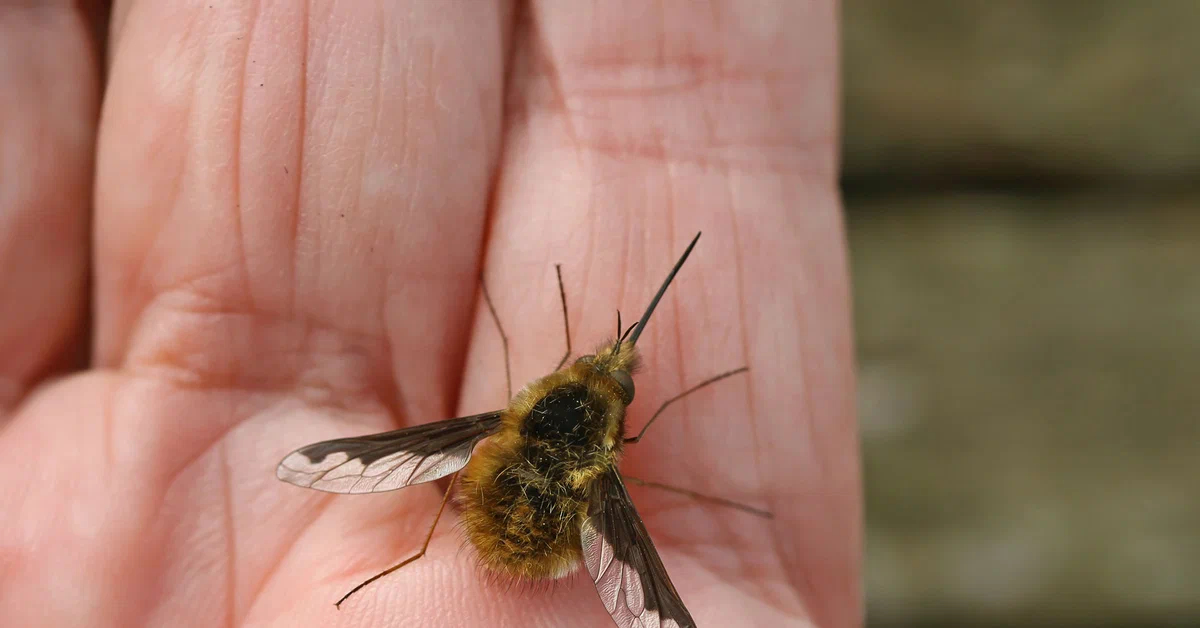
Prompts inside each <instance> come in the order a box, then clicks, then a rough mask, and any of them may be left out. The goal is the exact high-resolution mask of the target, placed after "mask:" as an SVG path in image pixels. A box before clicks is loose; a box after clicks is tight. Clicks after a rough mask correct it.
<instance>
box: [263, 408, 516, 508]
mask: <svg viewBox="0 0 1200 628" xmlns="http://www.w3.org/2000/svg"><path fill="white" fill-rule="evenodd" d="M499 426H500V412H499V411H496V412H488V413H486V414H476V415H474V416H466V417H460V418H457V419H447V420H445V421H437V422H435V423H426V424H425V425H414V426H412V427H406V428H404V429H400V430H395V431H391V432H383V433H382V434H371V435H368V436H351V437H349V438H339V439H336V440H327V441H323V442H320V443H314V444H312V445H308V446H307V447H301V448H300V449H297V450H296V451H293V452H292V453H290V454H288V455H287V457H286V458H284V459H283V461H282V462H280V463H279V466H278V467H277V468H276V469H275V476H276V477H278V478H279V479H280V480H283V481H284V482H288V483H291V484H295V485H296V486H303V487H305V488H314V489H317V490H320V491H327V492H330V493H379V492H383V491H392V490H395V489H398V488H404V487H406V486H411V485H413V484H421V483H422V482H430V481H432V480H436V479H438V478H441V477H445V476H447V475H450V474H451V473H454V472H455V471H458V470H459V469H461V468H463V467H464V466H466V464H467V461H468V460H470V459H471V451H472V450H473V449H474V448H475V444H476V443H478V442H479V441H480V440H482V439H484V438H486V437H487V436H488V435H490V434H491V433H492V432H495V431H496V428H498V427H499Z"/></svg>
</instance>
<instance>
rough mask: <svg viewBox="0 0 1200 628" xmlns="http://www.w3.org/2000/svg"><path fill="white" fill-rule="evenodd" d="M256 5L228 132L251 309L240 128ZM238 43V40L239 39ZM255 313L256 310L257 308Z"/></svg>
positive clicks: (237, 228) (237, 225) (235, 207)
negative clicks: (230, 140)
mask: <svg viewBox="0 0 1200 628" xmlns="http://www.w3.org/2000/svg"><path fill="white" fill-rule="evenodd" d="M258 6H259V5H258V3H254V4H253V7H254V8H253V9H252V10H251V13H250V16H249V19H248V20H247V23H246V27H245V31H244V32H245V41H244V42H242V44H241V45H242V53H243V54H242V64H241V66H242V69H241V72H239V74H238V78H237V82H238V84H237V86H236V87H235V88H234V93H236V94H237V95H238V98H237V103H236V109H235V110H234V112H233V118H232V119H233V125H232V128H231V129H230V136H231V139H232V142H231V149H232V150H233V155H231V163H232V167H231V168H230V174H231V175H232V177H233V185H232V187H233V189H232V191H231V195H232V196H233V213H234V218H235V220H234V237H235V238H236V240H237V250H238V251H240V252H241V255H240V257H241V273H240V274H241V282H242V285H243V286H245V288H244V290H245V292H246V297H247V299H248V300H249V302H250V306H251V307H252V308H253V307H254V305H255V303H254V302H255V298H254V290H253V289H252V288H251V280H250V263H249V256H250V253H249V251H247V250H246V225H245V223H244V212H245V211H246V209H245V204H244V203H243V202H242V168H243V164H242V139H243V136H242V125H243V124H245V120H244V119H243V118H244V117H245V112H246V75H247V73H249V71H250V67H249V66H250V44H251V42H252V38H253V35H254V26H255V22H257V21H258ZM238 39H241V38H240V37H239V38H238ZM256 309H257V308H256Z"/></svg>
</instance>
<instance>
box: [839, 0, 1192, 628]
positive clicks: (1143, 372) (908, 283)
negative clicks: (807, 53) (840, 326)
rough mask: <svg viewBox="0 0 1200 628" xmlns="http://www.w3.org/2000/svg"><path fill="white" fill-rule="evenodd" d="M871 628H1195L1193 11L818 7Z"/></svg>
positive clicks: (1125, 5)
mask: <svg viewBox="0 0 1200 628" xmlns="http://www.w3.org/2000/svg"><path fill="white" fill-rule="evenodd" d="M842 11H843V24H842V27H843V63H844V72H843V77H844V78H843V80H844V84H843V93H844V99H845V100H844V105H843V108H844V120H843V124H844V146H843V161H844V163H843V190H844V194H845V204H846V209H847V220H848V225H849V237H850V250H851V256H852V263H853V273H854V287H855V309H856V312H855V316H856V321H855V324H856V327H857V342H858V359H859V367H860V378H861V379H860V382H859V385H860V393H859V394H860V420H861V424H862V439H863V449H864V459H865V474H866V475H865V483H866V494H867V577H866V585H867V597H868V618H869V619H868V623H869V624H870V625H871V626H877V627H888V626H897V627H898V626H1010V625H1014V626H1015V625H1020V626H1124V625H1129V626H1134V625H1145V626H1200V499H1198V497H1200V213H1198V212H1197V205H1200V0H1146V1H1140V2H1139V1H1136V0H1123V1H1105V0H1092V1H1082V0H1079V1H1070V0H1043V1H1030V0H994V1H991V2H986V1H983V0H938V1H933V0H923V1H914V0H892V1H888V0H844V1H843V9H842Z"/></svg>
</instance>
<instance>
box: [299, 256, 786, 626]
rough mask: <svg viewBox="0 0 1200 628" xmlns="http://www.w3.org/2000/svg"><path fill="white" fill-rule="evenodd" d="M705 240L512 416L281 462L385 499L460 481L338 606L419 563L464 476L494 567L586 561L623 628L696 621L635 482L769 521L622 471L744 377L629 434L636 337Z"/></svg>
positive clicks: (464, 514)
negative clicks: (407, 541)
mask: <svg viewBox="0 0 1200 628" xmlns="http://www.w3.org/2000/svg"><path fill="white" fill-rule="evenodd" d="M699 239H700V234H696V237H695V238H694V239H693V240H692V242H691V244H689V245H688V247H687V249H686V250H685V251H684V253H683V255H682V256H681V257H680V258H679V261H678V262H676V263H675V266H674V268H672V270H671V272H670V274H669V275H667V278H666V280H665V281H664V282H663V284H662V286H661V287H660V288H659V289H658V293H657V294H655V295H654V298H653V300H651V301H650V305H649V306H648V307H647V308H646V311H645V313H644V314H643V315H642V317H641V319H640V320H638V321H637V322H636V323H634V324H633V325H631V326H630V327H629V328H628V329H625V330H622V329H621V323H620V314H619V313H618V315H617V335H616V337H615V338H614V339H613V340H612V341H610V342H606V343H604V344H603V345H601V346H600V347H599V348H598V349H597V350H596V352H595V353H593V354H589V355H585V356H583V357H580V358H579V359H577V360H576V361H575V362H574V363H572V364H571V365H569V366H567V365H566V362H567V360H568V359H569V357H570V355H571V335H570V329H569V327H568V328H567V332H566V335H567V352H566V354H565V355H564V356H563V359H562V361H561V362H560V363H559V365H558V367H557V368H556V369H555V370H554V372H552V373H550V374H549V375H546V376H545V377H542V378H541V379H538V380H536V381H534V382H532V383H530V384H529V385H528V386H526V387H525V388H524V389H523V390H521V391H520V392H518V393H517V394H516V395H515V396H512V395H511V394H510V401H509V403H508V407H506V408H504V409H502V410H497V411H494V412H486V413H483V414H477V415H473V416H466V417H460V418H455V419H448V420H445V421H438V422H434V423H428V424H424V425H416V426H412V427H407V428H404V429H400V430H395V431H391V432H384V433H382V434H373V435H369V436H356V437H350V438H339V439H336V440H330V441H324V442H320V443H316V444H313V445H309V446H307V447H302V448H300V449H298V450H296V451H294V452H292V453H291V454H289V455H288V456H287V457H286V458H284V459H283V461H282V462H281V463H280V464H279V467H278V468H277V470H276V475H277V477H278V478H279V479H281V480H283V481H285V482H289V483H291V484H295V485H297V486H302V487H306V488H313V489H317V490H321V491H328V492H333V493H376V492H381V491H390V490H395V489H399V488H404V487H406V486H412V485H415V484H420V483H423V482H429V481H432V480H437V479H439V478H442V477H445V476H448V475H452V474H453V477H452V478H451V480H450V485H449V486H448V487H447V489H446V493H445V495H444V496H443V498H442V502H441V506H440V507H439V508H438V513H437V517H436V518H435V519H434V522H433V524H432V525H431V526H430V528H429V533H428V535H426V537H425V543H424V545H423V546H422V548H421V550H420V551H419V552H418V553H417V554H416V555H414V556H411V557H409V558H408V559H406V560H404V561H403V562H401V563H399V564H397V565H395V566H393V567H390V568H388V569H387V570H385V571H383V572H381V573H379V574H377V575H375V576H373V577H372V578H370V579H368V580H367V581H365V582H363V583H362V584H359V585H358V586H356V587H355V588H354V589H352V590H351V591H350V592H349V593H347V594H346V595H345V596H343V597H342V599H341V600H338V602H337V604H338V605H339V606H340V605H341V603H342V602H343V601H345V599H346V598H348V597H350V595H352V594H353V593H355V592H356V591H358V590H359V589H361V588H362V587H364V586H366V585H367V584H370V583H371V582H373V581H375V580H377V579H379V578H381V577H383V576H385V575H387V574H389V573H391V572H393V571H395V570H397V569H399V568H401V567H403V566H405V565H407V564H409V563H411V562H413V561H415V560H417V559H419V558H421V557H422V556H424V554H425V550H426V548H427V547H428V545H429V540H430V538H432V536H433V531H434V528H435V527H436V526H437V522H438V520H439V519H440V518H441V514H442V511H443V510H444V509H445V506H446V502H447V501H448V499H449V497H450V494H451V492H452V491H453V489H454V486H455V480H456V479H460V476H461V481H460V482H459V485H460V488H459V490H458V504H459V505H460V508H461V520H462V525H463V527H464V529H465V532H466V536H467V538H468V540H469V541H470V542H471V544H472V545H473V546H474V547H475V549H476V551H477V552H478V555H479V558H480V562H481V564H482V565H483V566H484V567H485V568H487V569H489V570H491V571H493V572H497V573H499V574H503V575H508V576H512V577H516V578H520V579H530V580H546V579H554V578H561V577H564V576H566V575H568V574H570V573H572V572H573V571H574V570H575V568H576V567H577V566H578V565H579V563H580V562H582V563H583V564H584V565H585V566H586V568H587V572H588V574H589V575H590V576H591V578H592V581H593V583H594V584H595V586H596V591H597V592H598V593H599V595H600V597H601V599H602V601H603V603H604V606H605V608H606V609H607V610H608V612H609V614H610V615H611V616H612V618H613V620H614V621H615V622H616V623H617V625H619V626H621V627H622V628H632V627H635V626H662V627H664V628H666V627H678V628H686V627H689V626H695V625H696V622H695V620H694V619H692V616H691V614H689V613H688V610H687V608H686V607H685V606H684V604H683V601H682V600H681V599H680V596H679V593H678V592H677V591H676V590H675V587H674V585H673V584H672V583H671V579H670V577H668V575H667V571H666V569H665V568H664V567H663V564H662V561H661V560H660V559H659V557H658V552H657V551H656V550H655V548H654V543H653V542H651V540H650V536H649V534H648V533H647V531H646V527H645V525H644V524H643V523H642V519H641V517H640V516H638V513H637V509H636V508H634V505H633V502H632V500H630V498H629V493H628V492H627V491H626V488H625V487H626V482H629V483H637V484H643V485H648V486H652V487H656V488H663V489H667V490H671V491H675V492H679V493H683V494H686V495H688V496H690V497H694V498H699V499H703V500H708V501H713V502H717V503H720V504H722V505H726V506H732V507H735V508H739V509H742V510H745V511H748V512H751V513H752V514H757V515H760V516H764V517H770V513H766V512H764V511H761V510H757V509H754V508H751V507H748V506H743V505H741V504H737V503H735V502H730V501H728V500H724V499H719V498H713V497H706V496H704V495H700V494H698V493H695V492H692V491H688V490H685V489H676V488H673V487H670V486H667V485H663V484H657V483H653V482H645V481H642V480H637V479H635V478H631V477H627V476H623V475H622V474H621V473H620V472H619V471H618V466H617V465H618V463H619V462H620V459H621V454H622V451H623V449H624V446H625V445H627V444H633V443H636V442H638V441H639V440H640V439H641V438H642V435H643V434H645V431H646V428H648V427H649V426H650V425H651V424H652V423H653V422H654V421H655V419H657V418H658V416H659V415H660V414H661V413H662V412H663V410H665V409H666V408H667V407H668V406H669V405H670V404H671V403H673V402H674V401H677V400H678V399H680V398H682V397H683V396H685V395H687V394H689V393H691V392H694V391H695V390H698V389H700V388H702V387H704V386H707V385H709V384H712V383H714V382H717V381H719V380H722V379H725V378H726V377H730V376H732V375H736V374H739V373H744V372H746V370H747V369H746V368H744V367H743V368H739V369H735V370H733V371H729V372H726V373H722V374H720V375H717V376H715V377H712V378H710V379H708V380H706V381H703V382H701V383H700V384H698V385H696V386H693V387H692V388H690V389H688V390H687V391H685V392H683V393H681V394H679V395H676V396H675V397H673V398H671V399H668V400H667V401H666V402H665V403H663V404H662V406H660V407H659V409H658V411H657V412H655V413H654V415H653V416H651V418H650V420H649V421H648V422H647V423H646V425H645V427H643V428H642V430H641V432H639V433H638V434H637V435H636V436H627V435H626V432H625V409H626V407H628V406H629V404H630V403H631V402H632V401H633V398H634V384H633V374H634V373H635V372H637V369H638V366H639V362H640V356H639V353H638V348H637V341H638V338H639V337H640V336H641V334H642V332H643V331H645V329H646V324H647V323H648V322H649V320H650V316H651V315H652V314H653V313H654V308H655V307H656V306H657V305H658V302H659V300H660V299H662V296H663V294H664V293H665V292H666V290H667V287H668V286H669V285H670V284H671V281H672V280H673V279H674V278H675V275H676V273H678V272H679V269H680V268H681V267H682V266H683V263H684V262H685V261H686V260H687V258H688V255H690V254H691V252H692V249H693V248H694V247H695V246H696V242H697V241H698V240H699ZM557 270H558V286H559V294H560V296H561V298H562V305H563V319H564V326H565V322H566V312H567V308H566V295H565V291H564V290H563V284H562V272H561V268H558V269H557ZM483 295H484V298H485V301H486V302H487V305H488V309H489V311H490V312H491V314H492V317H493V318H494V319H495V321H496V326H497V329H498V330H499V331H500V335H501V339H502V341H503V343H504V347H505V360H506V364H505V366H506V375H507V373H508V371H507V359H508V355H507V346H508V340H507V337H506V336H505V335H504V332H503V328H502V327H501V326H500V322H499V318H498V317H496V312H495V308H494V307H493V306H492V302H491V298H490V296H489V295H488V293H487V289H486V286H485V287H484V290H483ZM564 367H565V368H564ZM481 441H482V443H481ZM477 446H478V447H477Z"/></svg>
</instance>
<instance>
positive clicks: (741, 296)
mask: <svg viewBox="0 0 1200 628" xmlns="http://www.w3.org/2000/svg"><path fill="white" fill-rule="evenodd" d="M728 181H729V197H730V206H731V208H732V207H734V206H736V202H734V201H733V199H734V197H735V196H736V192H735V191H734V188H733V184H732V180H728ZM731 218H732V220H731V221H730V231H731V235H732V236H733V238H732V239H733V246H734V250H735V253H734V256H733V263H734V266H735V267H736V269H737V281H736V286H737V306H738V319H739V320H741V321H743V324H742V325H739V326H738V330H739V336H740V338H741V343H742V352H743V355H745V356H746V358H747V360H749V357H750V356H752V355H754V353H753V351H752V348H751V342H750V338H749V330H748V329H747V328H746V325H745V324H744V323H745V321H747V320H749V319H748V318H747V315H746V296H745V294H746V286H745V281H744V279H743V278H744V277H745V274H744V273H745V270H744V268H743V265H742V261H743V260H744V259H745V258H744V255H745V252H744V251H745V245H744V244H743V243H742V235H741V230H740V229H739V228H738V222H737V215H736V214H733V215H732V216H731ZM745 391H746V393H745V397H746V410H747V411H748V414H749V415H750V416H752V417H753V416H758V410H757V408H756V407H755V404H754V380H753V378H747V382H746V388H745ZM746 423H747V424H748V425H749V428H750V440H751V442H752V443H754V456H753V460H754V466H755V473H756V475H757V476H758V485H759V486H760V487H767V486H769V483H768V482H766V481H764V480H763V478H768V477H771V474H770V473H768V472H766V471H765V470H764V469H763V462H762V461H763V460H765V459H766V456H764V455H763V451H762V437H761V436H760V435H759V433H758V422H757V421H747V422H746ZM762 493H763V494H765V495H766V497H767V509H768V510H769V511H771V512H773V513H780V514H782V512H783V511H781V509H780V506H781V504H780V502H779V500H778V499H776V496H777V493H774V492H772V491H770V490H763V491H762ZM767 525H768V527H769V529H770V534H769V538H770V539H771V548H772V549H773V550H774V553H775V556H776V557H777V560H778V561H779V563H780V566H781V567H782V568H783V573H784V577H785V578H786V580H787V582H788V583H789V585H790V586H791V588H792V590H793V591H795V592H796V593H797V595H798V596H800V595H801V592H802V591H803V589H800V588H799V587H797V586H796V583H795V580H794V578H793V577H792V575H791V574H792V571H793V570H791V569H788V568H787V566H788V565H787V563H788V561H787V556H786V554H784V553H783V551H782V550H783V547H782V544H781V543H780V541H779V525H777V524H776V523H774V522H771V523H768V524H767ZM800 607H801V611H802V613H803V615H804V616H805V617H806V618H807V617H808V616H809V614H810V610H809V609H808V608H807V603H806V602H804V601H803V600H801V602H800Z"/></svg>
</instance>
